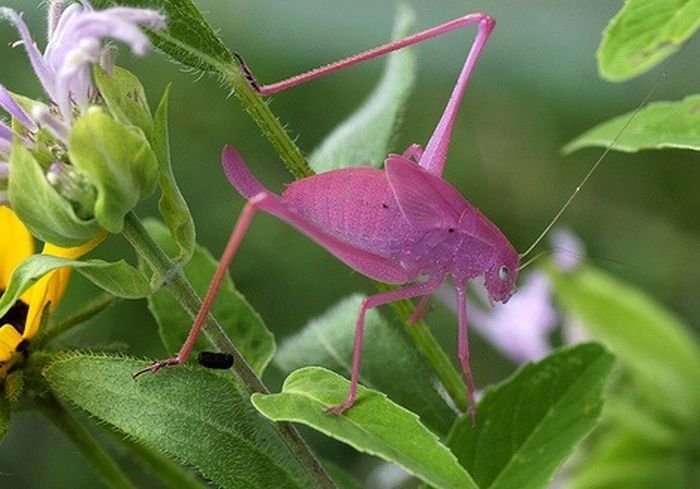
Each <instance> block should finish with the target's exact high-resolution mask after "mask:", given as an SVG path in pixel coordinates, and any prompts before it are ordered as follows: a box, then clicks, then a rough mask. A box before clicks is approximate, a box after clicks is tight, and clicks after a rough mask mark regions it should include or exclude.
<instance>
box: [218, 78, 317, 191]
mask: <svg viewBox="0 0 700 489" xmlns="http://www.w3.org/2000/svg"><path fill="white" fill-rule="evenodd" d="M229 79H230V83H231V87H232V88H233V93H234V94H235V95H236V97H237V98H238V100H240V102H241V104H242V105H243V107H244V108H245V110H246V112H248V114H250V116H251V117H252V118H253V120H254V121H255V123H256V124H257V125H258V127H259V128H260V130H261V131H262V133H263V135H264V136H265V137H266V138H267V140H268V141H269V142H270V144H272V146H273V147H274V148H275V151H277V154H278V155H279V156H280V158H282V161H284V164H285V165H286V167H287V169H288V170H289V171H290V173H291V174H292V175H293V176H294V178H296V179H299V178H304V177H310V176H311V175H313V174H314V171H313V170H312V169H311V167H310V166H309V163H308V162H307V161H306V158H304V155H303V154H302V152H301V149H299V146H297V145H296V144H295V143H294V141H292V138H290V137H289V134H287V131H285V129H284V127H282V124H280V121H279V119H278V118H277V116H276V115H275V114H273V113H272V111H271V110H270V107H269V106H268V105H267V104H266V103H265V101H264V100H263V98H262V97H261V96H260V94H259V93H258V92H256V91H255V90H254V89H253V88H252V87H251V86H250V83H249V82H248V80H247V79H246V77H245V76H244V75H243V74H242V72H241V71H240V70H239V69H237V68H236V67H234V68H233V70H232V71H231V72H230V74H229Z"/></svg>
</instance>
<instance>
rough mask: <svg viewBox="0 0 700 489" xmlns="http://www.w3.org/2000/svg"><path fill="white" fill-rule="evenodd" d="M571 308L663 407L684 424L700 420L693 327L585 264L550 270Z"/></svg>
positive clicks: (699, 357)
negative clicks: (574, 269) (575, 268)
mask: <svg viewBox="0 0 700 489" xmlns="http://www.w3.org/2000/svg"><path fill="white" fill-rule="evenodd" d="M550 276H551V277H552V278H553V280H554V291H555V294H556V296H557V297H558V298H559V299H560V300H561V303H562V306H563V307H564V308H565V309H566V311H567V312H569V313H570V314H572V315H573V316H574V317H576V318H577V319H579V320H580V321H581V322H582V324H583V325H584V326H585V327H586V328H587V329H588V331H590V332H591V333H592V334H593V335H594V336H595V337H596V338H599V339H600V340H602V341H603V342H604V343H605V345H606V346H607V347H608V348H610V350H612V352H613V353H614V354H615V355H616V356H617V357H618V358H619V359H620V361H621V363H622V364H624V366H625V367H626V368H627V369H629V371H630V372H631V373H633V374H634V375H635V378H636V380H637V381H638V382H639V385H640V386H642V388H643V389H644V390H645V392H646V393H647V394H648V396H649V399H648V401H649V402H650V403H652V404H653V405H654V406H655V408H656V409H658V410H659V411H660V412H664V413H667V414H670V415H671V416H673V417H674V418H676V419H678V420H679V421H681V422H682V423H683V426H686V427H688V426H696V427H697V425H698V423H700V419H699V418H698V415H697V413H698V412H700V347H698V343H697V341H696V339H695V338H694V337H693V335H692V334H691V333H690V330H689V328H688V327H687V326H686V325H684V324H683V323H682V322H681V321H680V319H678V318H677V317H676V316H675V315H673V314H672V313H670V312H669V311H667V310H665V309H664V308H662V307H661V306H660V305H659V304H657V303H656V302H655V301H654V300H653V299H652V298H651V297H649V296H647V295H646V294H644V293H642V292H641V291H639V290H637V289H635V288H633V287H632V286H630V285H628V284H625V283H623V282H621V281H619V280H616V279H614V278H613V277H611V276H609V275H607V274H605V273H603V272H602V271H599V270H596V269H595V268H593V267H590V266H584V267H582V268H581V269H579V271H577V272H576V273H574V274H563V273H560V272H557V271H555V270H550Z"/></svg>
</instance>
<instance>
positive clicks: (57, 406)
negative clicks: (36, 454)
mask: <svg viewBox="0 0 700 489" xmlns="http://www.w3.org/2000/svg"><path fill="white" fill-rule="evenodd" d="M37 407H38V408H39V410H40V411H41V413H42V414H44V416H46V417H47V418H48V419H50V420H51V421H52V422H53V423H54V424H55V425H56V426H57V427H58V428H60V429H61V431H63V433H65V434H66V436H68V438H70V440H71V441H72V442H73V443H75V445H76V446H77V447H78V449H79V450H80V452H81V453H82V454H83V456H84V457H85V459H86V460H87V461H88V463H89V464H90V465H92V468H93V469H94V470H95V472H96V473H97V474H98V475H99V476H100V477H101V478H102V480H103V481H104V482H105V483H106V484H107V485H108V486H110V487H113V488H115V489H135V488H136V486H135V485H134V484H132V482H131V481H130V480H129V479H128V478H127V477H126V475H125V474H124V472H122V470H121V469H120V468H119V466H118V465H117V463H116V462H115V461H114V459H112V457H111V456H110V455H109V454H108V453H107V452H106V451H105V450H104V448H102V446H101V445H100V444H99V443H97V441H96V440H95V439H94V438H93V437H92V435H91V434H90V432H89V431H88V430H87V429H86V428H85V427H84V426H83V424H82V423H80V422H79V421H78V420H77V419H75V417H73V416H72V415H71V413H70V412H69V411H68V410H67V409H66V408H65V407H64V406H63V405H62V404H61V403H60V401H59V400H58V399H56V398H55V397H54V396H53V395H50V394H49V395H48V396H44V397H42V398H40V399H39V401H38V402H37Z"/></svg>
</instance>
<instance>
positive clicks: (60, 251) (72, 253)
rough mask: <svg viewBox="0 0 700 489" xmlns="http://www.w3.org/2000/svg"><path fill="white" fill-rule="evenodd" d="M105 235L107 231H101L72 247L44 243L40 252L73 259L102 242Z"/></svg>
mask: <svg viewBox="0 0 700 489" xmlns="http://www.w3.org/2000/svg"><path fill="white" fill-rule="evenodd" d="M106 237H107V231H102V232H101V233H99V234H98V235H97V236H95V237H94V238H92V239H91V240H90V241H88V242H87V243H85V244H82V245H80V246H75V247H73V248H62V247H60V246H56V245H54V244H51V243H44V249H43V250H42V251H41V253H42V254H44V255H51V256H58V257H61V258H68V259H70V260H75V259H77V258H80V257H81V256H83V255H84V254H85V253H87V252H88V251H90V250H92V249H93V248H94V247H95V246H97V245H98V244H100V243H102V242H103V241H104V240H105V238H106Z"/></svg>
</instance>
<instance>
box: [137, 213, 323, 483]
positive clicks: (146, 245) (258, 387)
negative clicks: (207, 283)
mask: <svg viewBox="0 0 700 489" xmlns="http://www.w3.org/2000/svg"><path fill="white" fill-rule="evenodd" d="M123 235H124V237H125V238H126V240H127V241H129V243H130V244H131V246H132V247H133V248H134V250H136V253H138V255H139V256H140V257H141V259H143V260H144V262H146V264H147V265H148V266H149V268H150V269H151V270H152V271H153V273H154V276H155V277H162V278H164V283H163V287H165V288H167V289H168V291H169V292H170V293H171V294H172V295H173V297H175V298H176V299H177V301H178V303H179V304H180V305H181V306H182V307H183V309H184V310H185V311H186V312H187V314H189V316H190V317H192V318H193V319H194V317H195V316H196V315H197V312H198V311H199V309H200V307H201V305H202V301H201V299H200V298H199V296H198V295H197V293H196V292H195V291H194V289H193V288H192V285H191V284H190V283H189V281H188V280H187V278H186V277H185V275H184V273H182V271H181V270H179V269H177V267H178V265H176V264H175V263H173V261H172V260H171V259H170V258H169V257H168V255H167V254H166V253H165V252H164V251H163V250H162V249H161V248H160V246H158V244H157V243H156V242H155V241H154V240H153V238H151V236H150V235H149V234H148V232H147V231H146V229H145V228H144V226H143V224H142V223H141V221H140V220H139V218H138V217H137V216H136V215H135V214H134V213H133V212H131V213H129V214H127V215H126V219H125V220H124V230H123ZM203 330H204V334H205V335H206V337H207V339H208V340H209V342H210V343H211V344H212V346H213V347H214V348H216V349H217V350H218V351H221V352H224V353H229V354H231V355H232V356H233V358H234V361H233V370H232V372H233V373H234V374H235V375H236V377H237V378H238V380H240V382H241V384H242V386H243V387H244V388H245V390H246V391H247V392H248V394H250V395H252V394H254V393H256V392H260V393H263V394H269V391H268V390H267V387H265V384H263V382H262V380H260V378H259V377H258V376H257V374H256V373H255V372H254V371H253V369H252V368H251V367H250V365H248V362H246V360H245V359H244V358H243V356H242V355H241V353H240V352H239V351H238V349H237V348H236V346H235V345H234V344H233V342H232V341H231V339H230V338H229V337H228V336H227V335H226V333H225V331H224V330H223V328H222V327H221V325H220V324H219V323H218V322H217V321H216V319H214V317H213V316H212V315H211V314H210V315H209V316H208V317H207V319H206V321H205V322H204V326H203ZM273 425H274V426H275V428H276V429H277V431H278V432H279V434H280V436H281V438H282V440H283V441H284V442H285V444H286V445H287V448H288V449H289V451H290V453H291V454H292V455H293V456H294V457H295V458H296V459H297V461H298V462H299V463H300V464H301V465H302V466H303V467H304V468H306V470H307V472H308V474H309V476H310V477H311V479H312V480H313V481H314V483H315V485H316V487H318V488H319V489H331V488H335V487H336V486H335V483H334V482H333V480H332V479H331V478H330V477H329V476H328V474H327V473H326V471H325V470H324V469H323V467H322V466H321V464H320V463H319V461H318V460H317V459H316V457H315V456H314V455H313V453H312V452H311V449H310V448H309V446H308V445H307V444H306V442H305V441H304V439H303V438H302V437H301V435H300V434H299V431H297V429H296V428H295V427H294V426H293V425H292V424H291V423H286V422H284V423H273Z"/></svg>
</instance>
